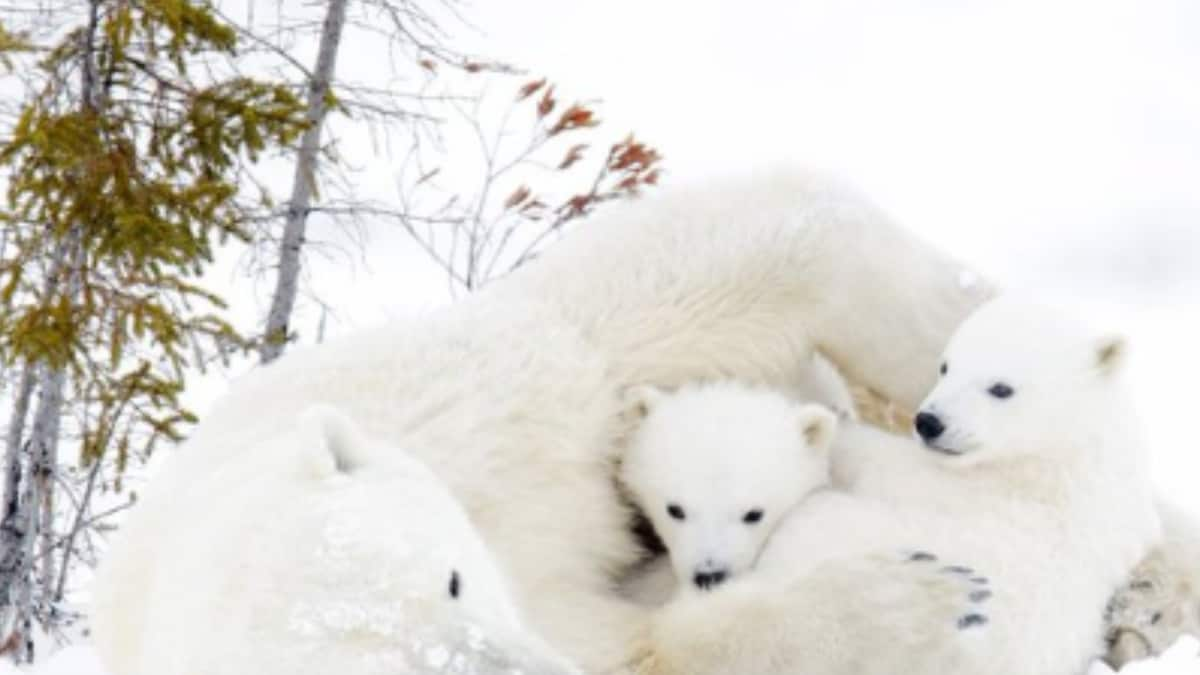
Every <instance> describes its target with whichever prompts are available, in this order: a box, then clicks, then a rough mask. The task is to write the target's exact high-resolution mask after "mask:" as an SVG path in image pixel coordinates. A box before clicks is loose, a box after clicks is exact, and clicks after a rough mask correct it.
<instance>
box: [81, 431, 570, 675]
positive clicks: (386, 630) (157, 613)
mask: <svg viewBox="0 0 1200 675" xmlns="http://www.w3.org/2000/svg"><path fill="white" fill-rule="evenodd" d="M291 422H292V424H291V425H289V427H288V428H281V429H279V430H277V431H276V432H275V433H273V434H271V435H269V436H265V437H261V438H258V439H257V440H255V441H253V442H251V443H249V444H242V443H241V442H240V441H239V440H238V439H237V438H236V435H230V436H227V437H226V438H227V440H228V442H229V443H230V444H231V449H233V450H235V452H232V453H229V454H228V455H227V456H226V457H225V458H224V461H222V462H220V463H219V464H217V465H213V466H210V467H209V470H208V471H207V472H202V473H201V474H199V475H195V476H190V475H189V476H180V475H178V472H180V471H183V470H184V468H185V467H184V463H176V464H174V465H172V466H170V467H168V468H167V469H166V472H165V473H164V477H163V480H164V482H166V481H170V482H171V483H172V485H173V487H174V488H175V491H174V492H173V494H172V495H171V499H170V500H156V502H155V504H154V506H155V507H156V509H157V510H156V511H154V512H150V511H147V510H144V509H143V510H139V511H138V512H137V513H136V514H135V515H134V517H133V518H131V519H130V521H129V522H128V523H127V525H126V526H125V527H126V528H128V532H129V536H130V537H137V536H139V531H140V530H141V528H144V527H147V526H150V527H155V525H156V523H153V522H151V521H153V520H157V519H159V518H164V519H166V520H168V521H170V522H173V523H177V526H176V527H173V528H168V529H157V528H156V529H155V532H154V534H155V536H156V540H155V545H154V546H153V547H151V548H149V549H148V550H147V551H146V554H148V555H152V556H153V563H152V564H151V565H149V566H148V567H149V569H152V570H153V574H151V575H149V576H147V577H144V578H139V579H125V580H123V581H124V582H125V583H123V584H116V583H112V582H113V581H115V580H109V581H110V583H107V584H102V585H100V586H99V587H98V592H97V595H96V598H95V601H96V603H97V604H96V607H97V610H98V613H97V617H96V618H97V622H96V627H95V628H96V631H97V637H98V644H99V645H100V646H101V648H102V649H103V653H104V656H105V657H106V658H105V660H106V663H107V665H108V667H109V668H110V669H111V670H112V672H114V673H120V674H121V675H196V674H197V673H205V674H206V675H245V674H246V673H255V674H256V675H327V674H328V673H334V672H353V673H356V674H359V675H385V674H391V673H418V672H456V673H463V674H464V675H493V674H494V673H498V672H508V671H509V670H517V669H519V670H520V671H521V672H526V673H531V674H537V675H573V674H576V675H577V674H578V672H579V671H578V670H576V669H574V668H573V667H572V666H570V665H568V664H567V663H566V662H565V661H564V660H562V659H561V658H559V657H558V656H556V655H554V654H553V653H552V652H551V651H550V649H549V648H548V647H547V646H546V645H545V644H544V643H543V642H541V641H540V640H539V639H538V638H537V637H535V636H534V635H533V634H532V633H530V632H529V631H528V630H526V629H525V627H524V626H523V625H522V623H521V621H520V620H519V618H518V615H517V610H516V606H515V601H514V600H513V599H512V597H511V595H510V593H509V590H508V588H507V583H506V581H505V579H504V575H503V574H502V573H501V572H500V570H499V569H498V567H497V566H496V564H495V562H494V560H493V557H492V555H491V553H490V552H489V551H488V550H487V547H486V546H485V545H484V543H483V542H482V540H481V539H480V538H479V535H478V533H477V532H476V531H475V528H474V527H473V526H472V525H471V523H470V521H469V520H468V518H467V515H466V513H465V512H464V511H463V510H462V508H461V506H459V504H458V502H457V500H455V499H454V498H453V497H452V496H451V495H450V493H449V492H448V491H447V490H446V488H445V487H444V486H443V485H442V484H441V482H440V481H439V480H438V479H437V478H436V477H435V476H434V475H433V473H432V472H430V471H429V470H428V469H427V468H426V467H424V466H423V465H422V464H421V463H420V462H418V461H416V460H415V459H413V458H411V457H409V456H408V455H407V454H406V453H404V452H401V451H399V450H397V449H395V448H391V447H387V446H382V445H379V444H378V443H375V442H373V441H370V440H368V439H366V438H365V437H363V436H362V435H361V434H360V433H358V431H357V430H356V429H355V428H354V425H353V424H352V423H351V422H350V421H349V420H347V419H345V418H344V417H343V416H342V415H341V414H340V413H337V412H336V411H335V410H333V409H330V408H327V407H314V408H312V409H310V410H308V411H306V412H305V413H303V414H302V415H300V416H299V417H298V418H296V419H293V420H291ZM147 518H149V519H151V521H148V520H147ZM120 550H121V549H118V551H120ZM451 584H453V593H452V592H451ZM140 595H145V596H149V597H151V598H154V601H153V602H151V603H149V605H148V606H147V609H146V614H145V617H144V618H145V620H144V623H143V624H142V626H141V630H140V632H139V633H138V634H137V635H136V636H133V635H118V634H116V633H117V632H118V631H123V630H128V629H129V626H127V625H125V624H122V623H115V624H114V623H110V621H109V619H111V618H113V617H120V616H122V612H121V606H122V604H123V603H135V602H136V598H137V597H138V596H140ZM115 644H121V645H125V646H127V647H128V650H121V651H118V652H114V651H113V650H112V646H113V645H115ZM451 666H453V668H451Z"/></svg>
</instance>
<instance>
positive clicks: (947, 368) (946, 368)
mask: <svg viewBox="0 0 1200 675" xmlns="http://www.w3.org/2000/svg"><path fill="white" fill-rule="evenodd" d="M947 370H950V368H949V367H948V366H947V365H946V362H945V361H942V367H941V368H939V369H938V372H939V373H941V374H942V375H945V374H946V371H947Z"/></svg>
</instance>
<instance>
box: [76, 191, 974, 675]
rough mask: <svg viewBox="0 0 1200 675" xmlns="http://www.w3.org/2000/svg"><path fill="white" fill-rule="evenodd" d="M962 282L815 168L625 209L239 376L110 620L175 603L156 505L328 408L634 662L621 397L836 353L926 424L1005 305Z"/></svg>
mask: <svg viewBox="0 0 1200 675" xmlns="http://www.w3.org/2000/svg"><path fill="white" fill-rule="evenodd" d="M961 271H962V268H961V266H959V265H958V264H956V263H955V262H954V261H952V260H950V259H948V258H947V257H945V256H943V255H941V254H939V253H938V252H937V251H936V250H935V249H933V248H932V247H929V246H927V245H926V244H924V243H923V242H920V241H918V240H915V239H914V238H913V237H912V236H911V235H909V234H907V233H906V232H904V231H903V230H901V229H899V228H897V227H896V226H894V225H893V224H892V223H890V222H889V221H888V219H887V218H886V217H885V216H883V215H882V214H880V213H879V212H878V211H877V210H876V209H875V208H873V207H872V206H870V205H869V204H867V203H865V202H864V201H863V200H862V199H860V198H858V197H857V196H855V195H854V194H852V193H850V192H849V191H847V190H845V189H843V188H840V187H836V186H831V185H830V184H829V183H828V182H827V181H824V180H822V179H819V178H817V177H814V176H811V175H808V174H796V173H770V174H761V175H753V176H748V177H745V178H741V179H737V180H730V181H725V182H721V183H714V184H709V185H699V186H695V187H692V188H687V189H681V190H673V191H664V192H663V193H662V194H660V195H657V196H655V198H653V199H647V200H645V201H642V202H637V203H630V204H622V205H614V206H613V207H612V208H611V209H607V214H606V215H602V216H601V217H598V218H596V219H594V220H593V221H590V222H588V223H587V224H586V225H583V226H580V227H579V228H578V229H577V230H576V231H574V232H572V233H571V234H570V235H568V236H567V237H566V238H565V240H564V241H562V242H561V243H559V244H557V245H555V246H554V247H553V248H552V249H551V250H550V251H549V252H547V253H546V254H545V256H543V257H542V258H541V259H539V260H537V261H535V262H533V263H532V264H530V265H528V266H526V267H525V268H523V269H521V270H520V271H518V272H517V273H515V274H514V275H513V276H512V277H511V278H508V279H505V280H502V281H500V282H498V283H497V284H495V285H494V286H493V287H491V288H490V289H488V290H486V291H484V292H482V293H480V294H479V295H477V296H473V297H471V298H469V299H467V300H465V301H463V302H460V303H458V304H456V305H454V306H451V307H449V308H446V309H444V310H441V311H438V312H435V313H433V314H432V315H430V316H428V317H425V318H422V319H418V320H413V321H406V322H398V323H394V324H392V325H388V326H384V327H381V328H378V329H373V330H369V331H364V332H361V333H359V334H357V335H354V336H351V337H349V338H346V339H342V340H336V341H332V342H329V343H326V344H324V345H322V346H319V347H315V348H309V349H293V350H292V351H291V352H289V353H288V354H287V355H286V356H285V357H284V358H282V359H280V360H279V361H278V362H276V363H275V364H273V365H271V366H269V367H266V368H262V369H259V370H257V371H255V372H253V373H252V374H251V375H249V376H247V377H246V378H244V379H243V380H242V381H241V382H239V383H237V384H236V386H235V387H234V388H233V391H232V392H231V393H230V394H229V395H228V396H227V397H226V398H225V399H224V400H223V401H222V402H221V403H220V404H219V405H218V406H217V408H216V409H215V410H214V411H212V412H211V413H210V414H209V415H208V416H206V418H205V420H204V422H203V424H201V425H200V427H199V428H198V429H197V430H196V433H195V435H194V437H193V438H192V439H191V440H190V441H189V442H188V444H187V446H186V447H185V448H183V449H181V450H180V453H179V456H178V457H177V458H175V461H174V462H173V463H174V464H178V465H179V466H180V468H179V469H177V470H173V471H172V472H171V473H170V474H169V475H165V476H163V477H162V478H161V479H159V480H157V481H156V482H155V484H154V485H152V486H151V487H152V490H151V494H148V495H147V496H146V498H145V499H144V500H143V501H144V505H143V507H142V509H141V510H142V511H144V512H145V514H144V515H143V516H142V518H144V519H145V521H146V524H145V525H144V526H143V527H141V528H140V529H139V532H140V534H139V535H138V536H136V537H134V536H129V537H126V538H125V543H124V544H122V545H121V548H122V549H123V550H117V549H116V548H114V551H113V560H112V561H110V565H109V567H110V568H111V569H112V570H113V571H112V572H111V574H112V576H110V577H109V578H110V579H113V580H114V581H113V583H115V584H117V585H118V586H119V588H118V589H116V590H114V591H112V592H113V593H119V594H122V595H123V597H125V598H128V599H129V600H128V601H127V602H125V603H122V604H120V605H108V606H105V607H102V608H99V609H98V612H99V613H101V614H106V613H107V614H108V617H107V619H106V620H108V621H110V622H112V623H113V624H121V625H122V626H124V628H123V631H122V632H123V633H124V634H126V635H128V636H129V637H128V638H126V639H128V640H131V641H136V640H138V639H139V637H138V636H140V635H141V634H142V633H141V629H142V627H143V626H144V624H145V622H146V615H147V613H148V612H149V611H150V610H151V608H153V607H154V606H155V605H157V604H159V603H160V601H162V599H160V598H159V597H157V596H146V595H145V594H141V593H138V592H137V591H138V590H139V589H141V588H143V587H144V586H145V585H146V584H147V583H148V581H150V580H151V579H152V577H153V576H154V575H156V574H158V573H159V567H160V566H161V562H160V561H159V560H158V558H157V557H156V553H157V549H158V548H159V544H158V542H159V541H160V539H161V537H163V536H166V533H169V532H170V531H171V530H172V529H174V528H181V527H182V528H186V527H189V524H188V523H187V522H181V521H180V520H178V519H171V518H167V517H165V516H159V515H155V512H156V511H158V512H163V513H165V512H166V510H164V509H161V508H160V506H161V505H162V504H164V503H167V502H169V501H170V500H171V499H172V498H173V495H174V494H176V493H177V492H179V491H180V490H181V489H183V488H185V487H186V485H187V483H188V482H190V481H194V480H200V479H202V478H203V477H204V476H205V475H206V474H207V473H208V472H210V471H213V470H214V467H218V466H221V465H222V464H223V462H224V459H225V458H226V457H227V456H229V455H230V454H233V453H238V452H242V451H243V450H244V449H245V448H247V447H253V445H254V443H255V442H256V441H257V440H259V439H262V438H270V437H273V436H274V435H276V434H278V433H279V432H280V431H281V430H284V429H286V428H288V426H289V425H290V424H291V423H292V420H293V419H294V415H295V414H296V413H297V412H298V411H299V410H301V409H303V408H304V407H305V406H307V405H309V404H310V403H312V402H319V401H326V402H329V403H332V404H334V405H337V406H338V407H339V408H340V409H342V410H343V411H345V413H346V414H347V415H348V416H349V417H350V418H352V419H353V420H354V421H355V423H356V424H358V425H359V426H360V427H362V428H363V429H364V430H365V432H366V433H368V434H370V435H372V436H374V437H377V438H379V439H381V440H383V441H385V442H387V443H389V444H391V445H394V446H396V447H400V448H403V449H404V450H406V451H408V452H410V453H412V454H413V455H414V456H416V457H418V458H419V459H421V460H422V461H423V462H425V463H426V464H427V465H428V466H429V467H430V468H431V469H432V470H433V472H434V473H435V474H436V475H437V476H438V477H439V478H440V479H441V480H442V481H443V482H444V483H445V484H446V486H447V487H448V488H449V489H450V491H451V492H452V493H453V494H454V495H455V497H457V498H458V500H459V501H460V502H461V503H462V504H463V506H464V507H465V509H466V511H467V513H468V515H469V516H470V517H471V519H472V521H473V522H474V524H475V526H476V527H477V528H478V530H479V531H480V533H481V534H482V536H483V538H484V540H485V541H486V543H487V544H488V546H489V547H490V548H491V549H492V551H493V552H494V553H495V555H496V558H497V560H498V562H499V564H500V566H501V568H502V570H503V572H504V573H505V574H507V575H508V577H509V578H510V579H511V582H512V586H513V591H514V595H515V596H516V599H517V603H518V605H519V607H520V608H521V610H522V613H523V614H524V615H525V616H526V617H527V618H528V620H529V622H530V624H531V625H532V627H533V628H534V629H535V630H536V631H538V632H539V633H541V634H542V635H544V636H545V637H546V638H547V640H548V641H549V642H550V643H551V644H553V645H554V646H555V647H557V648H559V649H560V650H561V651H563V652H564V653H565V654H566V655H567V656H569V657H571V658H572V659H573V660H575V661H576V662H577V663H580V664H581V665H582V666H584V667H585V668H586V669H588V670H589V671H593V672H604V671H607V670H609V669H612V668H615V667H618V666H620V665H621V664H623V663H625V662H627V661H628V660H629V659H630V658H631V656H632V655H631V654H630V652H629V645H630V644H631V643H632V642H633V638H634V637H635V636H637V635H639V634H640V633H641V632H642V630H643V627H644V621H645V611H644V610H643V609H642V608H639V607H637V606H635V605H634V604H633V603H630V602H627V601H625V600H623V599H621V598H619V597H617V596H616V594H615V593H614V592H613V589H612V585H613V578H614V577H615V576H616V575H617V574H618V573H619V572H620V571H622V570H624V569H626V568H627V567H628V566H630V565H632V564H633V563H634V562H635V561H637V560H638V558H639V555H640V551H639V549H638V547H637V545H636V542H635V541H634V540H633V538H632V537H631V535H630V534H629V532H628V529H629V528H628V524H629V518H630V514H629V513H628V512H627V509H626V508H625V507H624V506H622V503H621V501H620V500H619V499H618V498H617V496H616V494H615V488H614V486H613V482H612V478H613V476H612V466H613V463H614V461H615V457H616V454H617V451H618V449H619V448H620V447H621V445H622V442H623V437H624V434H625V432H626V430H627V425H628V421H627V420H625V419H623V416H622V415H621V403H620V393H621V392H622V391H623V390H625V389H626V388H628V387H630V386H633V385H638V384H652V385H658V386H663V387H674V386H678V385H680V384H682V383H684V382H689V381H693V380H697V379H702V378H718V377H734V378H739V379H742V380H745V381H750V382H766V383H770V384H774V385H776V386H779V387H781V388H803V387H804V386H805V385H804V382H805V381H811V380H812V378H813V377H814V375H813V373H812V371H811V368H812V363H813V361H812V359H813V358H814V357H813V353H814V350H819V351H820V352H821V353H822V354H824V355H825V356H827V357H828V358H829V359H830V360H831V361H832V362H833V363H834V364H836V366H837V367H838V368H840V369H841V370H842V371H843V372H844V373H845V374H846V375H847V376H848V377H849V378H850V379H852V380H854V381H855V382H856V383H858V384H862V385H864V386H867V387H869V388H871V389H873V390H875V391H878V392H880V393H883V394H885V395H886V396H888V397H890V398H892V399H894V400H897V401H899V402H901V403H903V404H905V406H906V407H908V408H911V407H913V406H915V405H916V403H917V402H918V400H919V396H920V394H921V393H922V392H923V391H924V390H926V389H927V387H928V386H929V385H930V384H931V383H932V381H933V378H934V374H935V368H936V363H937V358H938V351H939V350H940V348H941V345H942V344H944V342H945V340H946V338H947V337H948V336H949V334H950V332H951V330H952V329H953V327H954V326H955V325H957V324H958V323H959V321H960V320H961V319H962V318H963V317H964V316H965V315H966V314H967V313H968V312H969V311H970V310H971V309H972V308H973V307H975V306H976V305H978V304H979V303H980V302H981V301H982V300H983V299H985V298H986V297H987V296H988V295H989V294H990V289H989V287H988V286H987V285H986V284H984V283H979V284H977V285H975V286H973V287H972V288H970V289H963V288H962V287H960V285H959V283H958V280H959V275H960V272H961ZM230 439H234V440H230ZM193 517H198V516H193ZM110 638H111V636H110ZM111 639H117V638H111Z"/></svg>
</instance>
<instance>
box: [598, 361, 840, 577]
mask: <svg viewBox="0 0 1200 675" xmlns="http://www.w3.org/2000/svg"><path fill="white" fill-rule="evenodd" d="M629 399H630V401H631V405H632V406H633V407H635V409H637V410H639V412H640V416H641V417H642V422H641V424H640V425H639V427H638V429H637V431H636V432H635V433H634V435H633V436H632V437H631V439H630V442H629V448H628V450H626V452H625V455H624V456H623V457H622V459H621V466H620V470H619V474H618V477H619V480H620V481H621V483H622V484H623V485H624V486H625V487H626V488H627V489H628V490H629V493H630V495H631V496H632V498H633V500H634V502H635V503H636V504H637V506H639V507H640V508H641V509H642V511H643V512H644V513H647V514H649V519H650V522H651V524H652V525H653V526H654V529H655V531H656V532H657V533H658V535H659V536H660V537H661V538H662V540H663V543H664V544H665V546H666V548H667V555H668V557H669V559H670V562H671V566H672V568H673V570H674V576H675V578H676V579H679V580H682V581H684V582H685V584H687V585H692V586H695V587H696V588H698V589H705V590H706V589H709V588H711V587H714V586H717V585H719V584H721V583H723V582H725V581H726V580H729V579H732V578H735V577H738V576H740V575H741V574H742V573H743V572H744V571H746V570H747V569H749V568H751V567H752V566H753V565H754V563H755V561H756V560H757V558H758V555H759V552H760V551H761V550H762V547H763V545H764V544H765V542H766V540H767V537H768V536H769V535H770V533H771V532H772V531H773V530H774V529H775V527H776V525H777V524H778V523H779V522H780V521H781V520H782V519H783V518H784V517H785V516H786V514H787V513H789V512H790V511H791V510H792V509H793V508H794V507H795V506H796V505H797V504H798V503H800V501H801V500H802V499H804V498H805V497H806V496H808V495H809V494H810V493H812V492H814V491H816V490H818V489H820V488H823V487H828V486H829V483H830V475H829V445H830V442H831V440H832V438H833V433H834V430H835V429H836V427H837V418H836V417H835V416H834V414H833V413H832V412H831V411H830V410H829V409H827V408H825V407H824V406H821V405H815V404H797V403H795V402H793V401H792V400H789V399H788V398H786V397H784V396H782V395H781V394H779V393H776V392H774V391H770V390H767V389H754V388H749V387H746V386H745V385H742V384H740V383H737V382H715V383H708V384H701V385H692V386H686V387H683V388H682V389H680V390H679V391H677V392H673V393H667V392H665V391H663V390H661V389H658V388H656V387H651V386H642V387H637V388H635V389H633V390H631V392H630V394H629ZM765 467H770V470H769V471H764V468H765Z"/></svg>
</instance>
